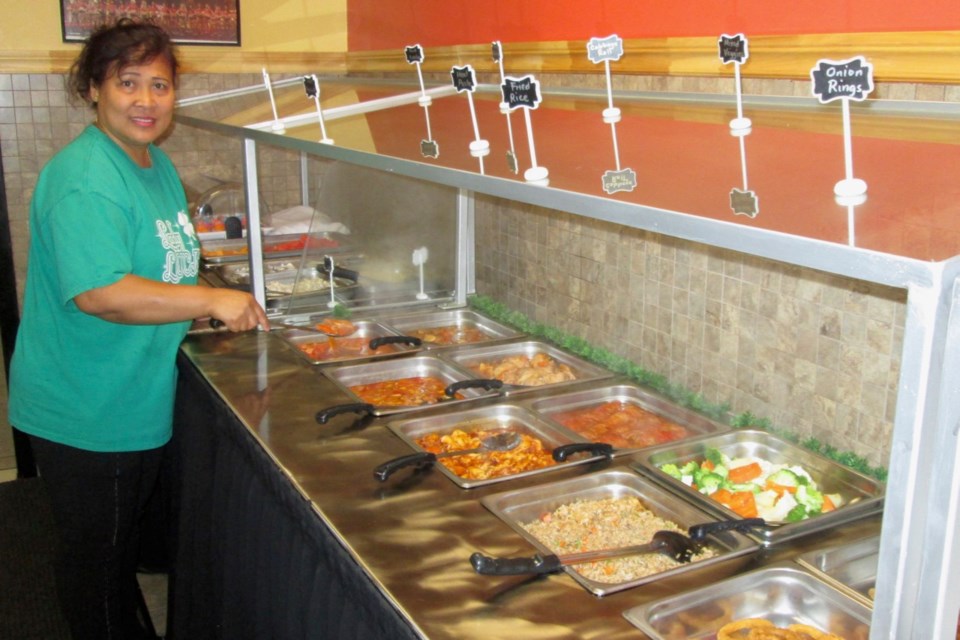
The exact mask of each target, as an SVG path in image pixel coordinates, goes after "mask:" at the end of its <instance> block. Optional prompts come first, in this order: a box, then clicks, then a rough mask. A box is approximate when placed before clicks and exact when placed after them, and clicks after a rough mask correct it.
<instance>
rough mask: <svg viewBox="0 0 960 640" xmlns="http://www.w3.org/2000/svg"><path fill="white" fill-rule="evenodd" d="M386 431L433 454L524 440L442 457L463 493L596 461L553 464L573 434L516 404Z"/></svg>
mask: <svg viewBox="0 0 960 640" xmlns="http://www.w3.org/2000/svg"><path fill="white" fill-rule="evenodd" d="M387 426H388V428H389V429H390V430H391V431H393V432H394V433H395V434H397V435H398V436H399V437H400V438H401V439H402V440H404V441H405V442H406V443H407V444H408V445H410V447H411V448H413V449H415V450H424V451H427V452H430V453H434V454H439V453H444V452H447V451H465V450H467V449H475V448H478V447H480V446H481V438H483V437H484V436H489V435H491V434H498V433H502V432H507V431H510V432H514V433H517V434H518V435H519V436H520V440H519V442H518V443H517V444H516V445H515V446H513V447H512V448H510V449H508V450H504V451H494V450H488V451H482V452H479V453H470V454H466V455H462V456H460V455H455V456H449V457H441V458H439V459H438V460H437V463H438V465H437V466H438V468H439V470H440V471H442V472H443V473H444V474H445V475H447V476H448V477H449V478H450V479H451V480H453V482H455V483H456V484H458V485H460V486H461V487H463V488H471V487H476V486H480V485H484V484H489V483H492V482H499V481H503V480H508V479H510V478H516V477H521V476H527V475H531V474H537V473H543V472H547V471H550V470H552V469H557V468H565V467H568V466H570V465H572V464H581V463H584V462H588V461H590V460H596V459H597V458H596V457H592V458H591V457H588V456H581V457H579V458H578V459H576V460H569V461H564V462H561V463H558V462H555V461H554V459H553V455H552V453H553V450H554V449H555V448H556V447H558V446H562V445H565V444H570V443H571V442H572V440H571V439H570V437H569V435H567V434H566V433H564V432H563V431H561V430H560V429H558V428H557V427H555V426H553V425H550V424H548V423H547V422H546V421H544V420H542V419H540V418H538V417H537V416H536V415H534V414H533V413H532V412H530V411H529V410H528V409H524V408H523V407H521V406H518V405H514V404H496V405H492V406H485V407H477V408H474V409H467V410H461V411H457V412H454V413H447V412H444V413H442V414H435V415H429V416H422V417H417V418H408V419H406V420H401V421H396V422H391V423H390V424H388V425H387Z"/></svg>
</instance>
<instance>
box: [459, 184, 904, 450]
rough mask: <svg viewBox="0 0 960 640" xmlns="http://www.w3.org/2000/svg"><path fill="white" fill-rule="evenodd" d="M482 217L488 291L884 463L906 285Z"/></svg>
mask: <svg viewBox="0 0 960 640" xmlns="http://www.w3.org/2000/svg"><path fill="white" fill-rule="evenodd" d="M476 218H477V290H478V291H479V292H481V293H484V294H486V295H489V296H492V297H493V298H495V299H497V300H499V301H502V302H504V303H505V304H506V305H507V306H509V307H510V308H512V309H515V310H518V311H521V312H523V313H525V314H526V315H527V316H528V317H530V318H532V319H533V320H535V321H537V322H542V323H545V324H548V325H551V326H556V327H558V328H560V329H562V330H563V331H565V332H566V333H569V334H571V335H575V336H579V337H583V338H585V339H586V340H588V341H589V342H590V343H591V344H593V345H595V346H599V347H603V348H605V349H607V350H608V351H611V352H613V353H615V354H616V355H619V356H623V357H626V358H629V359H630V360H631V361H633V362H635V363H636V364H638V365H640V366H642V367H644V368H645V369H647V370H649V371H652V372H655V373H660V374H663V375H665V376H666V377H667V379H668V380H670V381H671V382H673V383H675V384H680V385H683V386H684V387H686V388H687V389H688V390H690V391H693V392H695V393H698V394H700V395H702V396H704V397H705V398H706V400H708V401H709V402H711V403H713V404H723V403H728V404H729V405H730V407H731V408H732V410H733V411H734V412H735V413H743V412H746V411H750V412H752V413H753V414H755V415H756V416H759V417H764V418H768V419H769V420H770V421H771V422H772V423H773V425H774V426H776V427H778V428H783V429H787V430H790V431H793V432H795V433H797V434H799V435H801V436H803V437H810V436H813V437H816V438H818V439H820V440H821V441H822V442H825V443H828V444H831V445H833V446H835V447H837V448H839V449H841V450H844V451H854V452H856V453H858V454H860V455H862V456H865V457H866V458H867V459H868V460H870V462H871V463H872V464H874V465H879V464H884V465H885V464H886V461H887V457H888V454H889V446H888V445H889V440H890V435H891V430H892V427H893V411H894V406H895V401H896V391H897V376H898V373H899V359H900V350H901V347H902V344H903V325H904V314H905V300H906V295H905V292H904V291H902V290H898V289H890V288H886V287H879V286H876V285H872V284H869V283H866V282H861V281H856V280H849V279H845V278H839V277H835V276H830V275H827V274H824V273H821V272H817V271H810V270H802V269H797V268H795V267H791V266H788V265H783V264H780V263H776V262H772V261H767V260H761V259H757V258H753V257H750V256H747V255H743V254H739V253H736V252H732V251H723V250H718V249H712V248H709V247H706V246H704V245H699V244H694V243H690V242H683V241H679V240H675V239H672V238H668V237H665V236H661V235H658V234H655V233H649V232H644V231H639V230H636V229H629V228H624V227H620V226H618V225H615V224H610V223H604V222H599V221H595V220H583V219H580V218H578V217H576V216H573V215H570V214H567V213H563V212H559V211H552V210H548V209H543V208H538V207H533V206H530V205H523V204H518V203H513V202H509V201H504V200H498V199H492V198H480V200H479V202H478V204H477V213H476Z"/></svg>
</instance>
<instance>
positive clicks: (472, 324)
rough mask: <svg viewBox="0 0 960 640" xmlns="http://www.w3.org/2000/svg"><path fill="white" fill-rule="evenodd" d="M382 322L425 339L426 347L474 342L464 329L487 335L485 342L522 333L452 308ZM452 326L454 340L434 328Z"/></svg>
mask: <svg viewBox="0 0 960 640" xmlns="http://www.w3.org/2000/svg"><path fill="white" fill-rule="evenodd" d="M381 321H382V322H384V323H385V324H387V325H388V326H390V327H392V328H393V329H394V330H395V331H396V332H397V333H400V334H403V335H415V336H417V337H418V338H420V339H421V340H423V346H424V348H426V349H437V348H441V347H448V346H453V345H458V344H471V343H474V341H470V342H468V341H467V339H466V338H464V337H463V332H467V331H469V332H473V331H477V332H480V333H482V334H483V335H484V336H485V337H484V339H482V340H478V341H475V342H482V343H484V344H486V343H490V342H495V341H501V340H509V339H512V338H517V337H519V336H520V335H522V334H521V333H520V332H519V331H516V330H514V329H511V328H510V327H508V326H506V325H503V324H500V323H499V322H496V321H494V320H491V319H490V318H487V317H485V316H482V315H480V314H479V313H477V312H476V311H472V310H470V309H449V310H442V311H432V312H429V313H415V314H408V315H402V316H393V317H386V318H381ZM448 327H452V328H453V331H454V335H453V336H452V339H448V340H444V339H442V337H441V336H438V335H437V334H436V332H433V333H431V330H437V329H445V328H448Z"/></svg>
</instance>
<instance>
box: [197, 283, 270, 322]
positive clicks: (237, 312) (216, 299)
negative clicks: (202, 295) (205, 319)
mask: <svg viewBox="0 0 960 640" xmlns="http://www.w3.org/2000/svg"><path fill="white" fill-rule="evenodd" d="M208 291H209V295H210V311H209V315H210V317H211V318H214V319H216V320H219V321H220V322H222V323H223V324H224V325H226V327H227V329H229V330H230V331H248V330H250V329H255V328H256V327H257V326H260V327H261V328H263V330H264V331H269V330H270V321H269V320H267V314H266V312H265V311H264V310H263V307H261V306H260V304H259V303H258V302H257V300H256V298H254V297H253V296H252V295H250V294H249V293H247V292H245V291H236V290H235V289H219V288H210V289H208Z"/></svg>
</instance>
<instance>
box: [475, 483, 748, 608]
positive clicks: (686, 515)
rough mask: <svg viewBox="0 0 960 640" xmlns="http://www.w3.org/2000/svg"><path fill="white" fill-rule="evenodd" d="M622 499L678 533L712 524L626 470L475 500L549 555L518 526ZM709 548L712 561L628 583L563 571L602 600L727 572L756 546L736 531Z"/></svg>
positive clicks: (705, 516) (721, 535) (722, 534)
mask: <svg viewBox="0 0 960 640" xmlns="http://www.w3.org/2000/svg"><path fill="white" fill-rule="evenodd" d="M624 497H636V498H637V499H638V500H640V501H641V502H642V503H643V505H644V506H645V507H646V508H647V509H649V510H650V511H652V512H653V513H654V514H655V515H657V516H659V517H660V518H663V519H664V520H669V521H671V522H673V523H675V524H677V525H679V526H680V527H681V528H683V529H686V528H689V527H690V526H693V525H695V524H701V523H704V522H712V521H714V520H715V518H713V517H712V516H711V515H710V514H708V513H705V512H704V511H703V510H701V509H698V508H697V507H695V506H693V505H691V504H689V503H688V502H686V501H684V500H682V499H681V498H679V497H678V496H676V495H675V494H673V493H671V492H669V491H666V490H665V489H664V488H663V487H661V486H659V485H658V484H657V483H655V482H653V481H651V480H650V479H649V478H645V477H643V476H641V475H639V474H637V473H634V472H633V471H631V470H629V469H626V468H623V469H619V468H615V469H609V470H606V471H600V472H597V473H591V474H588V475H584V476H580V477H577V478H571V479H568V480H562V481H559V482H552V483H546V484H540V485H537V486H533V487H528V488H525V489H517V490H514V491H507V492H504V493H498V494H494V495H489V496H485V497H483V498H481V500H480V502H481V504H483V506H485V507H486V508H487V509H489V510H490V511H491V512H492V513H493V514H494V515H496V516H497V517H498V518H500V519H501V520H503V521H504V522H506V523H507V524H508V525H509V526H510V527H511V528H512V529H513V530H514V531H516V532H517V533H519V534H520V535H521V536H523V538H524V539H525V540H527V541H528V542H529V543H530V544H532V545H533V546H534V547H536V548H537V550H538V551H539V552H540V553H543V554H550V553H553V550H551V549H550V548H548V547H546V546H545V545H544V544H543V543H541V542H540V540H538V539H537V538H535V537H534V536H533V535H531V534H530V533H529V532H527V531H526V530H525V529H524V528H523V526H522V524H523V523H527V522H533V521H535V520H537V519H539V518H540V517H541V516H543V515H544V514H547V513H552V512H553V511H555V510H556V509H557V508H558V507H560V506H562V505H565V504H569V503H571V502H574V501H577V500H602V499H607V498H624ZM708 544H709V545H710V546H712V547H713V548H714V549H715V550H717V551H719V553H718V554H717V555H716V556H714V557H713V558H707V559H705V560H700V561H697V562H692V563H689V564H684V565H680V566H678V567H676V568H674V569H670V570H668V571H664V572H660V573H656V574H653V575H650V576H646V577H643V578H638V579H635V580H630V581H627V582H620V583H606V582H598V581H595V580H591V579H589V578H587V577H585V576H583V575H581V574H580V573H578V572H577V571H576V567H572V566H566V567H564V568H563V569H564V571H565V572H567V573H568V574H570V575H571V576H572V577H573V578H574V579H575V580H576V581H577V582H579V583H580V584H581V585H582V586H583V587H584V588H585V589H586V590H587V591H589V592H591V593H593V594H594V595H597V596H604V595H607V594H610V593H615V592H617V591H623V590H624V589H630V588H633V587H637V586H640V585H643V584H647V583H650V582H653V581H655V580H660V579H666V578H669V577H672V576H680V575H684V574H688V573H691V572H695V571H698V570H699V569H702V568H706V567H708V566H712V565H716V564H719V563H726V564H725V566H726V567H728V568H729V567H730V563H728V561H729V560H732V559H735V558H741V559H742V560H743V561H744V563H745V562H746V560H747V558H746V555H747V554H749V553H751V552H753V551H756V550H757V549H758V548H759V547H758V545H757V543H756V542H755V541H753V540H751V539H750V538H749V537H747V536H744V535H742V534H740V533H737V532H735V531H724V532H720V533H715V534H711V535H710V537H709V538H708ZM521 553H522V552H521Z"/></svg>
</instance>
